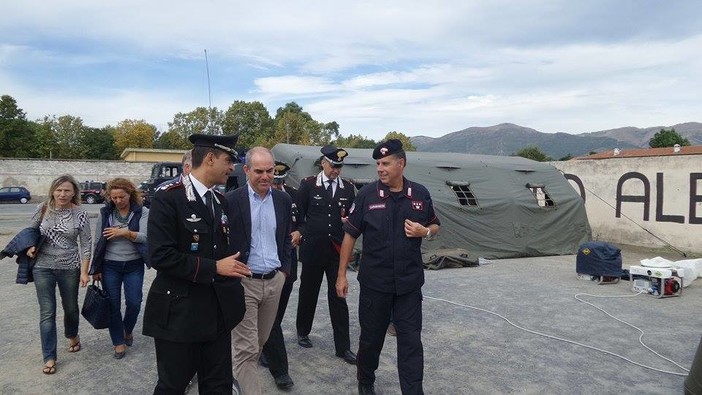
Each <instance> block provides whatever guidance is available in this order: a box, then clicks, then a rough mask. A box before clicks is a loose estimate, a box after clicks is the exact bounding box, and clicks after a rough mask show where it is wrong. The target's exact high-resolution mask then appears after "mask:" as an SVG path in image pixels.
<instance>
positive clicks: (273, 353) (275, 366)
mask: <svg viewBox="0 0 702 395" xmlns="http://www.w3.org/2000/svg"><path fill="white" fill-rule="evenodd" d="M292 259H293V261H294V262H293V263H292V265H290V275H289V276H288V277H287V278H286V279H285V284H283V290H282V291H281V294H280V302H279V303H278V313H277V314H276V316H275V321H273V327H272V328H271V334H270V335H268V340H266V344H264V345H263V350H262V351H261V352H262V353H263V355H264V356H265V357H266V360H267V361H268V370H270V372H271V375H272V376H273V377H280V376H282V375H284V374H288V351H287V350H286V349H285V338H284V337H283V328H282V327H281V324H282V322H283V317H285V310H286V309H287V308H288V301H289V300H290V293H292V290H293V285H294V284H295V280H296V279H297V250H295V249H293V253H292Z"/></svg>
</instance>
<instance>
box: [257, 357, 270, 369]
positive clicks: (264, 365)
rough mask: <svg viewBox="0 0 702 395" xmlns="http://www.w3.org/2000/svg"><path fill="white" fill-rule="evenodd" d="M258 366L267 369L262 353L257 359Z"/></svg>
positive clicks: (266, 360)
mask: <svg viewBox="0 0 702 395" xmlns="http://www.w3.org/2000/svg"><path fill="white" fill-rule="evenodd" d="M258 364H259V365H261V366H263V367H264V368H267V367H268V358H266V355H265V354H264V353H261V356H260V357H258Z"/></svg>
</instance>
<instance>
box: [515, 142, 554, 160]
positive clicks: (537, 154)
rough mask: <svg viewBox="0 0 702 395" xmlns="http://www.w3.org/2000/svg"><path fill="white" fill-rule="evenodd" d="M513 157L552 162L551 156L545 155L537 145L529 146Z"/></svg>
mask: <svg viewBox="0 0 702 395" xmlns="http://www.w3.org/2000/svg"><path fill="white" fill-rule="evenodd" d="M512 156H521V157H522V158H527V159H531V160H535V161H537V162H548V161H550V160H552V159H551V157H550V156H547V155H546V154H544V153H543V151H541V149H540V148H539V147H537V146H535V145H528V146H526V147H524V148H522V149H520V150H519V151H517V152H515V153H514V154H513V155H512Z"/></svg>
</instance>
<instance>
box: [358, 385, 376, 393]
mask: <svg viewBox="0 0 702 395" xmlns="http://www.w3.org/2000/svg"><path fill="white" fill-rule="evenodd" d="M358 395H375V387H374V386H373V384H361V383H358Z"/></svg>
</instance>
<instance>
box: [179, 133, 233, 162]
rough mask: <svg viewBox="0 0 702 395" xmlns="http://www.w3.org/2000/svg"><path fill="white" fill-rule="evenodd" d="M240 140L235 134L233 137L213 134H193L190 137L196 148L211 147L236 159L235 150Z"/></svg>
mask: <svg viewBox="0 0 702 395" xmlns="http://www.w3.org/2000/svg"><path fill="white" fill-rule="evenodd" d="M238 139H239V135H238V134H235V135H233V136H215V135H211V134H198V133H196V134H191V135H190V137H188V140H190V142H191V143H193V145H194V146H196V147H210V148H217V149H220V150H222V151H224V152H226V153H228V154H229V155H231V156H234V157H236V156H237V152H236V150H234V146H235V145H236V141H237V140H238Z"/></svg>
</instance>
